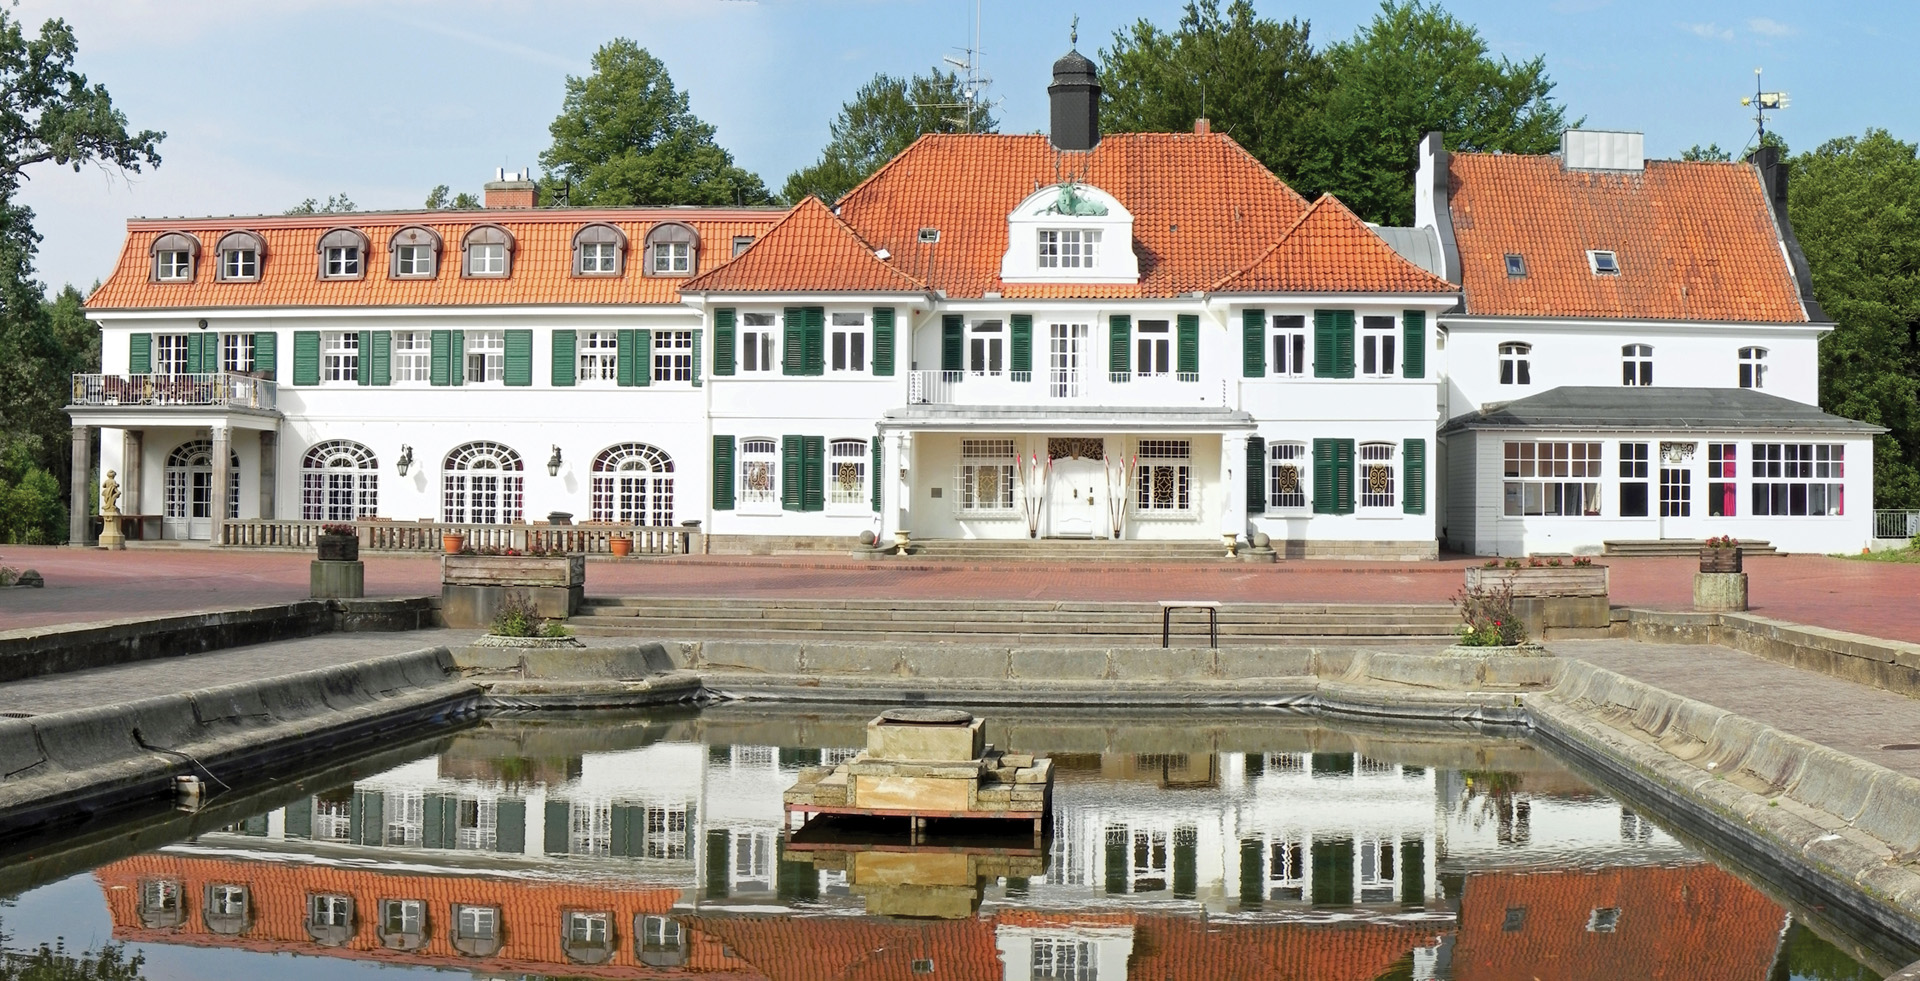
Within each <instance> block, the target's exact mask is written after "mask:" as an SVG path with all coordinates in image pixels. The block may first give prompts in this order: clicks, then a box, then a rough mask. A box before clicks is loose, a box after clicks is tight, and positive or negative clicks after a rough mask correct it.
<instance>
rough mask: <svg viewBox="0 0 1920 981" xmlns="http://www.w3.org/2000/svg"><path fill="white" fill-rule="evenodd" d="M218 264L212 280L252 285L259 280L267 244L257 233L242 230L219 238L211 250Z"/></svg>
mask: <svg viewBox="0 0 1920 981" xmlns="http://www.w3.org/2000/svg"><path fill="white" fill-rule="evenodd" d="M213 251H214V252H215V253H217V254H218V255H219V256H220V263H219V265H216V266H214V267H213V278H214V281H215V282H220V283H253V282H258V281H259V279H260V264H261V263H262V262H264V261H266V258H267V242H266V240H265V239H263V238H261V237H260V236H259V235H258V234H257V233H254V232H249V231H246V230H244V229H242V230H239V231H232V232H228V233H226V234H225V235H222V236H220V244H219V245H216V246H215V247H214V250H213Z"/></svg>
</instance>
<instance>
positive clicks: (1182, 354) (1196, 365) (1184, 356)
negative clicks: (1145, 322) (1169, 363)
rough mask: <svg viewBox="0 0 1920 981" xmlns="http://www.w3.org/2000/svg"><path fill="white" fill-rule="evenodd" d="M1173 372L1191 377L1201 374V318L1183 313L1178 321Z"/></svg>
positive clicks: (1176, 323)
mask: <svg viewBox="0 0 1920 981" xmlns="http://www.w3.org/2000/svg"><path fill="white" fill-rule="evenodd" d="M1174 323H1175V330H1176V333H1175V335H1174V359H1173V370H1175V371H1179V372H1184V373H1186V374H1189V375H1194V374H1199V372H1200V316H1199V315H1198V314H1192V313H1183V314H1181V315H1180V316H1179V317H1178V318H1176V320H1175V321H1174Z"/></svg>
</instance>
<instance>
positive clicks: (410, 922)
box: [375, 899, 427, 950]
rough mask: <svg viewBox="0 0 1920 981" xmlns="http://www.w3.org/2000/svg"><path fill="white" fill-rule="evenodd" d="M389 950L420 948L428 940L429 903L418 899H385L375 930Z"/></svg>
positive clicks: (381, 903) (382, 902) (381, 943)
mask: <svg viewBox="0 0 1920 981" xmlns="http://www.w3.org/2000/svg"><path fill="white" fill-rule="evenodd" d="M375 932H377V933H378V934H379V935H380V945H381V946H383V947H385V948H387V949H388V950H419V949H420V948H421V947H423V946H425V945H426V942H427V904H426V903H425V902H422V901H421V900H418V899H383V900H381V901H380V923H379V926H378V929H377V930H376V931H375Z"/></svg>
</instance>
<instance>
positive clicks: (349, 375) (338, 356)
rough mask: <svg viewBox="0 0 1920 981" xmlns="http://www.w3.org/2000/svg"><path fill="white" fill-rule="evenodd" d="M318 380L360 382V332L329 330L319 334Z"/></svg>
mask: <svg viewBox="0 0 1920 981" xmlns="http://www.w3.org/2000/svg"><path fill="white" fill-rule="evenodd" d="M320 378H321V380H322V381H330V382H351V381H359V380H360V332H359V331H357V330H329V331H324V332H322V333H321V334H320Z"/></svg>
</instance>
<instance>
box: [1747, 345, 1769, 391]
mask: <svg viewBox="0 0 1920 981" xmlns="http://www.w3.org/2000/svg"><path fill="white" fill-rule="evenodd" d="M1740 387H1741V388H1765V387H1767V349H1766V348H1764V347H1743V348H1741V349H1740Z"/></svg>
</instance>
